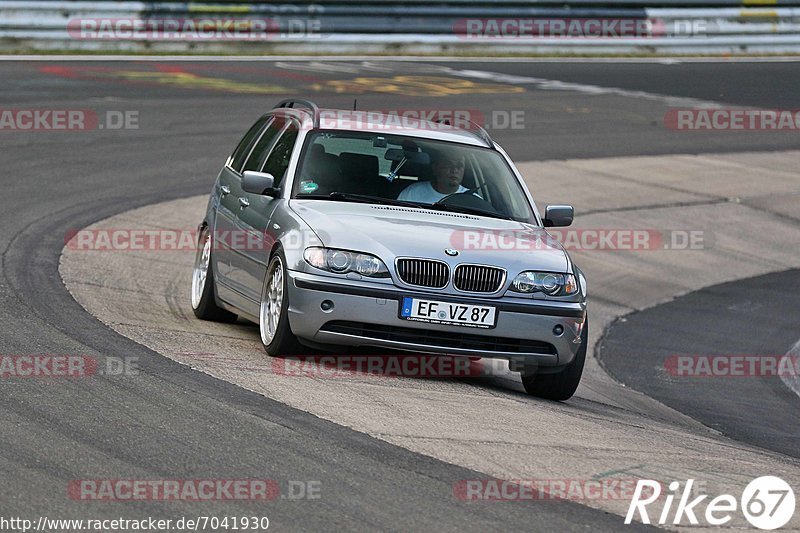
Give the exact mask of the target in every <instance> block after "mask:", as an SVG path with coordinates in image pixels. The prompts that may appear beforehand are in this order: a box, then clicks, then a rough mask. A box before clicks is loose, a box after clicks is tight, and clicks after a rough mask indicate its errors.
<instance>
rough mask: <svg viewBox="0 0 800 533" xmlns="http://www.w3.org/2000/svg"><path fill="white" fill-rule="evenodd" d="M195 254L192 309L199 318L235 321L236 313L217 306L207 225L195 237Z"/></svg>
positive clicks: (215, 320)
mask: <svg viewBox="0 0 800 533" xmlns="http://www.w3.org/2000/svg"><path fill="white" fill-rule="evenodd" d="M197 243H198V247H197V255H196V256H195V260H194V270H193V271H192V311H194V316H196V317H197V318H199V319H200V320H212V321H214V322H235V321H236V315H235V314H233V313H231V312H230V311H226V310H225V309H223V308H221V307H219V306H218V305H217V300H216V292H215V291H216V284H215V283H214V266H213V265H214V261H213V258H212V254H213V248H214V246H213V242H212V240H211V232H210V231H209V229H208V227H205V228H203V229H202V230H201V231H200V235H199V236H198V238H197Z"/></svg>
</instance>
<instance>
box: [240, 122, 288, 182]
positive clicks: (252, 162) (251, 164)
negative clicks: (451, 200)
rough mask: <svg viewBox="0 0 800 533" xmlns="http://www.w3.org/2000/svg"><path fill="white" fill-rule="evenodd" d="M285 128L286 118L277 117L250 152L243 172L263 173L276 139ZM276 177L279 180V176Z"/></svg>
mask: <svg viewBox="0 0 800 533" xmlns="http://www.w3.org/2000/svg"><path fill="white" fill-rule="evenodd" d="M284 126H286V118H285V117H275V119H274V120H273V121H272V122H271V123H270V124H269V126H267V129H266V130H264V132H263V133H262V134H261V137H260V138H259V139H258V141H257V142H256V143H255V146H254V147H253V149H252V150H250V157H248V158H247V162H246V163H245V164H244V168H243V169H242V172H244V171H245V170H255V171H256V172H261V169H262V168H264V162H265V161H266V160H267V156H268V155H269V151H270V148H272V144H273V143H274V142H275V139H277V138H278V134H280V132H281V130H283V128H284ZM275 177H276V178H278V177H279V176H275Z"/></svg>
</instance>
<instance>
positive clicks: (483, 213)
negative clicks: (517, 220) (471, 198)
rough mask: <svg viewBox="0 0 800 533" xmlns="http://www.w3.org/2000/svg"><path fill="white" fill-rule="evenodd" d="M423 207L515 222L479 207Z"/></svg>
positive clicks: (424, 206)
mask: <svg viewBox="0 0 800 533" xmlns="http://www.w3.org/2000/svg"><path fill="white" fill-rule="evenodd" d="M421 207H423V208H424V209H435V210H437V211H452V212H454V213H464V214H467V215H478V216H482V217H490V218H500V219H503V220H514V219H513V218H511V217H509V216H506V215H503V214H500V213H498V212H497V211H489V210H488V209H479V208H477V207H465V206H463V205H450V204H440V203H435V204H423V205H422V206H421Z"/></svg>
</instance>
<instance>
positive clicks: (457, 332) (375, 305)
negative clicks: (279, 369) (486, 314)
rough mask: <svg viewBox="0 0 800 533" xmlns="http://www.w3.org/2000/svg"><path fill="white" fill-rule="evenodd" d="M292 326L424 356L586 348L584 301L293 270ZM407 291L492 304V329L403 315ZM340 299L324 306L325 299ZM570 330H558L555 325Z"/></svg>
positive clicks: (549, 356) (512, 355) (549, 354)
mask: <svg viewBox="0 0 800 533" xmlns="http://www.w3.org/2000/svg"><path fill="white" fill-rule="evenodd" d="M288 274H289V280H288V284H287V285H288V289H289V310H288V314H289V325H290V327H291V329H292V332H293V333H294V334H295V335H296V336H298V337H300V338H303V339H307V340H309V341H312V342H315V343H319V344H335V345H348V346H370V347H378V348H388V349H396V350H405V351H414V352H419V353H440V354H442V353H446V354H453V355H466V356H476V357H489V358H500V359H508V360H510V361H513V362H515V363H523V364H535V365H537V366H542V367H560V366H563V365H566V364H569V363H570V362H572V360H573V359H574V357H575V355H576V354H577V352H578V350H579V348H580V347H581V342H580V339H581V331H582V328H583V325H584V324H585V317H586V305H585V304H584V303H569V302H550V301H541V300H531V301H526V300H521V299H513V298H476V297H469V296H452V295H447V296H444V295H442V294H434V293H429V292H425V291H424V290H406V289H400V288H398V287H395V286H387V285H382V284H377V283H369V282H356V281H352V280H348V279H341V280H339V279H336V280H332V279H331V278H330V277H325V276H319V275H313V274H308V273H305V272H297V271H289V272H288ZM404 296H411V297H417V298H430V299H435V300H452V301H458V302H463V303H470V304H479V305H493V306H496V307H497V308H498V317H497V325H496V327H494V328H492V329H475V328H468V327H463V326H450V325H442V324H428V323H419V322H414V321H407V320H402V319H400V318H398V312H399V306H400V302H401V301H402V298H403V297H404ZM325 300H329V301H331V302H333V303H334V306H333V308H332V309H330V310H327V311H323V310H322V307H321V306H322V302H323V301H325ZM559 324H560V325H561V326H563V328H564V332H563V333H562V334H561V335H555V334H554V332H553V328H554V327H555V326H557V325H559Z"/></svg>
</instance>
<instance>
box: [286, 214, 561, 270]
mask: <svg viewBox="0 0 800 533" xmlns="http://www.w3.org/2000/svg"><path fill="white" fill-rule="evenodd" d="M290 206H291V208H292V209H293V210H294V211H295V212H296V213H297V214H298V215H299V216H300V217H301V218H302V219H303V220H304V221H305V222H306V223H307V224H308V225H309V227H310V228H311V229H312V230H313V231H314V232H315V233H316V234H317V235H318V236H319V238H320V240H321V241H322V242H323V244H324V245H325V246H327V247H331V248H342V249H345V250H354V251H359V252H367V253H371V254H374V255H377V256H378V257H380V258H381V259H382V260H383V261H384V262H386V263H387V264H390V263H392V262H393V261H394V259H395V258H396V257H422V258H430V259H440V260H442V261H446V262H448V263H450V264H451V265H456V264H459V263H478V264H484V265H493V266H499V267H502V268H506V269H508V271H509V274H511V275H513V274H512V272H514V271H518V272H521V271H523V270H543V271H549V272H567V271H568V269H569V260H568V259H567V255H566V253H565V252H564V249H563V248H562V246H561V245H560V244H559V243H558V242H557V241H556V240H555V239H553V238H551V237H550V235H549V234H548V233H547V232H546V231H545V230H544V229H543V228H541V227H539V226H533V225H530V224H524V223H521V222H516V221H512V220H502V219H496V218H489V217H479V216H474V215H466V214H461V213H450V212H444V211H431V210H426V209H415V208H407V207H402V206H391V205H375V204H361V203H352V202H335V201H327V200H292V201H291V204H290ZM445 250H457V251H458V252H459V254H458V256H457V257H450V256H448V255H447V254H446V253H445Z"/></svg>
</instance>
